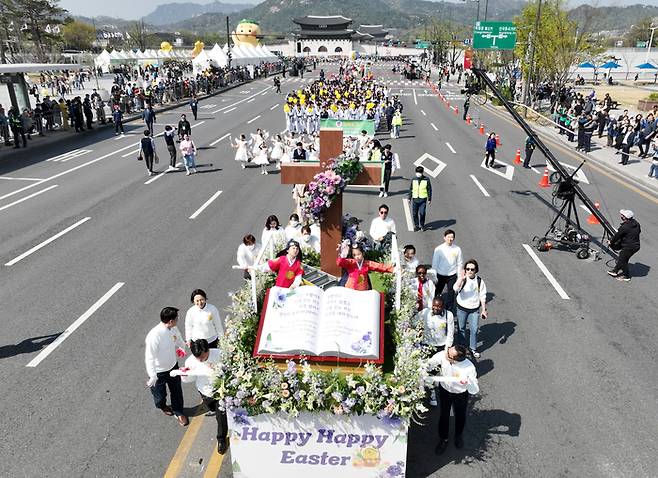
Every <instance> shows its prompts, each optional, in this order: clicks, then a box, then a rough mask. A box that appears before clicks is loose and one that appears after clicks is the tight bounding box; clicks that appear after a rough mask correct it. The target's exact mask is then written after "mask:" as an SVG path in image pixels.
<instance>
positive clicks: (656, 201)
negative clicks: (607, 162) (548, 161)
mask: <svg viewBox="0 0 658 478" xmlns="http://www.w3.org/2000/svg"><path fill="white" fill-rule="evenodd" d="M487 110H488V111H490V112H491V113H492V114H494V115H496V116H498V117H499V118H501V119H503V120H505V121H507V122H508V123H511V124H512V125H514V126H516V127H517V128H521V127H520V126H519V125H518V124H517V123H516V122H513V121H512V120H510V119H509V118H508V117H507V116H505V115H503V114H502V113H500V112H499V111H496V110H494V109H492V108H491V107H487ZM521 129H522V128H521ZM540 133H541V135H542V137H543V139H544V141H548V142H550V143H551V144H553V145H554V146H556V147H558V148H559V149H561V150H562V151H563V152H565V153H566V154H567V155H568V156H570V157H572V158H573V159H576V160H578V161H582V158H581V157H580V156H578V155H577V154H576V153H574V152H573V151H571V150H570V149H568V148H567V147H566V146H565V145H563V144H560V143H558V142H557V141H556V140H555V139H553V138H551V137H548V136H547V133H543V132H540ZM585 166H588V167H589V168H591V169H593V170H594V171H596V172H598V173H600V174H602V175H604V176H606V177H607V178H609V179H612V180H613V181H615V182H616V183H618V184H621V185H622V186H624V187H625V188H627V189H630V190H631V191H633V192H634V193H637V194H639V195H640V196H642V197H643V198H645V199H647V200H648V201H651V202H652V203H654V204H658V199H657V198H656V197H655V196H653V195H651V194H649V193H647V192H645V191H643V190H641V189H640V188H638V187H636V186H633V185H632V184H629V183H628V182H626V181H624V180H623V179H620V178H618V177H617V176H616V175H614V174H612V173H610V172H608V171H606V170H605V169H602V168H601V167H599V166H595V165H593V164H592V163H591V162H590V161H587V162H586V163H585Z"/></svg>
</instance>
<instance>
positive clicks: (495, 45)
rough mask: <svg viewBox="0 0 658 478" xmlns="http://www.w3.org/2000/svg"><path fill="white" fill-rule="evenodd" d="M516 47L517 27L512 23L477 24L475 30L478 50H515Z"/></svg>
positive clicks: (474, 34) (474, 43)
mask: <svg viewBox="0 0 658 478" xmlns="http://www.w3.org/2000/svg"><path fill="white" fill-rule="evenodd" d="M515 46H516V26H515V25H514V23H512V22H477V23H476V24H475V27H474V28H473V48H474V49H476V50H513V49H514V47H515Z"/></svg>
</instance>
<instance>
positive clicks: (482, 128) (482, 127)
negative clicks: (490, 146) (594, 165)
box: [480, 123, 484, 134]
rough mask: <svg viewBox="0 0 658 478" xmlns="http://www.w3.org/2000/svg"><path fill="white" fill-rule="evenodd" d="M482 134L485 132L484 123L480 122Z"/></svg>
mask: <svg viewBox="0 0 658 478" xmlns="http://www.w3.org/2000/svg"><path fill="white" fill-rule="evenodd" d="M480 134H484V124H482V123H480Z"/></svg>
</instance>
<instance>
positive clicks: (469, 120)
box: [466, 115, 471, 124]
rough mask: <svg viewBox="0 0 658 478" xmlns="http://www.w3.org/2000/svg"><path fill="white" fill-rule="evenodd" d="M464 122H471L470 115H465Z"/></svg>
mask: <svg viewBox="0 0 658 478" xmlns="http://www.w3.org/2000/svg"><path fill="white" fill-rule="evenodd" d="M466 124H471V115H466Z"/></svg>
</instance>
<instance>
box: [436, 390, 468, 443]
mask: <svg viewBox="0 0 658 478" xmlns="http://www.w3.org/2000/svg"><path fill="white" fill-rule="evenodd" d="M438 389H439V439H441V440H447V439H448V432H449V431H450V408H452V409H453V410H454V412H455V437H458V436H461V435H462V433H464V425H466V409H467V407H468V392H462V393H450V392H449V391H447V390H446V389H445V388H443V387H442V386H441V385H439V387H438Z"/></svg>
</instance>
